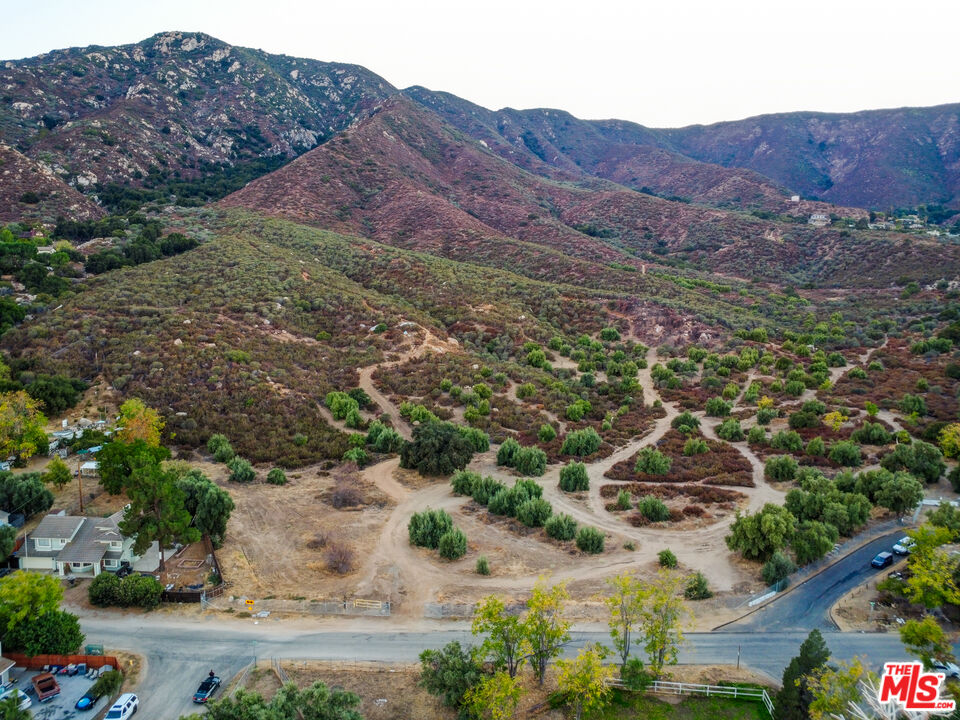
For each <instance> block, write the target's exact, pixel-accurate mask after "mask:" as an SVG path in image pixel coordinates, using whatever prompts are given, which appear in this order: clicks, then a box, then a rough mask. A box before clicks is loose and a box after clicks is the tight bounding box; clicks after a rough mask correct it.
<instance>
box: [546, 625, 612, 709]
mask: <svg viewBox="0 0 960 720" xmlns="http://www.w3.org/2000/svg"><path fill="white" fill-rule="evenodd" d="M605 657H606V651H605V649H604V648H603V646H601V645H599V644H593V645H587V646H586V647H584V648H583V649H582V650H581V651H580V652H579V653H578V654H577V657H576V658H574V659H573V660H557V663H556V667H557V687H558V689H559V690H560V692H561V693H563V694H564V695H565V696H566V697H568V698H569V699H570V702H571V704H572V705H573V716H574V718H575V719H576V720H580V719H581V718H582V717H583V714H584V713H587V714H592V713H594V712H597V711H599V710H600V709H602V708H603V706H604V705H606V703H607V701H608V700H609V698H610V686H609V685H608V684H607V681H608V680H610V679H611V678H612V677H613V676H614V675H615V674H616V670H615V669H614V668H613V666H611V665H604V664H603V660H604V658H605Z"/></svg>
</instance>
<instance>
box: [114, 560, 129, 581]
mask: <svg viewBox="0 0 960 720" xmlns="http://www.w3.org/2000/svg"><path fill="white" fill-rule="evenodd" d="M132 572H133V568H132V567H130V563H129V562H127V561H126V560H124V561H122V562H121V563H120V569H119V570H117V577H118V578H125V577H126V576H127V575H129V574H130V573H132Z"/></svg>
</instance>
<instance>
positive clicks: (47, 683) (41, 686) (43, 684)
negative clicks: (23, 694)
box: [31, 673, 60, 702]
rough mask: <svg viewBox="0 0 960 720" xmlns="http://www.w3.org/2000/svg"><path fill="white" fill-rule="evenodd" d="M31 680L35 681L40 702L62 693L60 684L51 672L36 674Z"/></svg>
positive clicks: (34, 686)
mask: <svg viewBox="0 0 960 720" xmlns="http://www.w3.org/2000/svg"><path fill="white" fill-rule="evenodd" d="M31 682H32V683H33V689H34V690H36V691H37V700H39V701H40V702H46V701H47V700H49V699H50V698H52V697H55V696H57V695H59V694H60V685H59V684H58V683H57V679H56V678H55V677H54V676H53V675H51V674H50V673H40V674H39V675H35V676H34V678H33V680H32V681H31Z"/></svg>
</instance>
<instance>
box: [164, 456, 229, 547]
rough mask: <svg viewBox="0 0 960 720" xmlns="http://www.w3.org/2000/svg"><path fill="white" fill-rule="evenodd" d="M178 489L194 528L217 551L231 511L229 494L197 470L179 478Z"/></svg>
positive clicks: (223, 536) (224, 534)
mask: <svg viewBox="0 0 960 720" xmlns="http://www.w3.org/2000/svg"><path fill="white" fill-rule="evenodd" d="M177 487H178V488H179V489H180V490H181V491H182V492H183V493H184V496H185V497H184V507H185V508H186V509H187V512H189V513H190V514H191V515H192V516H193V525H194V527H195V528H197V530H199V531H200V533H201V534H203V535H207V536H209V538H210V540H211V541H212V542H213V544H214V545H215V546H216V547H220V545H222V544H223V540H224V538H225V537H226V534H227V522H228V521H229V520H230V514H231V513H232V512H233V509H234V503H233V499H232V498H231V497H230V493H228V492H227V491H226V490H224V489H223V488H221V487H220V486H218V485H217V484H215V483H214V482H213V481H212V480H210V478H208V477H207V476H206V475H204V474H203V473H202V472H200V471H199V470H190V471H188V472H187V473H185V474H184V475H182V476H180V477H179V479H178V480H177Z"/></svg>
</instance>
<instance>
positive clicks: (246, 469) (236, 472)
mask: <svg viewBox="0 0 960 720" xmlns="http://www.w3.org/2000/svg"><path fill="white" fill-rule="evenodd" d="M227 468H228V469H229V470H230V481H231V482H239V483H249V482H253V481H254V479H255V478H256V477H257V473H256V472H255V471H254V469H253V466H252V465H251V464H250V463H249V461H247V460H244V459H243V458H241V457H235V458H233V460H231V461H230V462H228V463H227Z"/></svg>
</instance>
